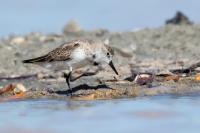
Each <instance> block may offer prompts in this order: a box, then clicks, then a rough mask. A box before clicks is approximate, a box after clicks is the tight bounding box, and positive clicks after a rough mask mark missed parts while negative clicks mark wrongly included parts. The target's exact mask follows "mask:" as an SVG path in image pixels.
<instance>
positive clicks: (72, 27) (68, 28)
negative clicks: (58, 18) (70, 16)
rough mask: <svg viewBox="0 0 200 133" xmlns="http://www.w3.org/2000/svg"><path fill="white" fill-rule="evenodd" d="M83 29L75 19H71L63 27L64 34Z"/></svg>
mask: <svg viewBox="0 0 200 133" xmlns="http://www.w3.org/2000/svg"><path fill="white" fill-rule="evenodd" d="M80 31H81V27H80V26H79V24H78V23H77V22H76V21H74V20H71V21H69V22H68V23H67V24H66V25H65V26H64V29H63V33H64V34H69V33H77V32H80Z"/></svg>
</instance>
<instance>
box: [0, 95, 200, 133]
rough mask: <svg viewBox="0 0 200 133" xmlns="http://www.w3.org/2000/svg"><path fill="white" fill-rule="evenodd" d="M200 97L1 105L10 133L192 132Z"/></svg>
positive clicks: (5, 127)
mask: <svg viewBox="0 0 200 133" xmlns="http://www.w3.org/2000/svg"><path fill="white" fill-rule="evenodd" d="M199 101H200V98H199V97H198V96H185V97H169V96H166V97H165V96H164V97H147V98H137V99H123V100H100V101H59V100H36V101H34V100H32V101H19V102H7V103H1V104H0V120H1V121H0V128H1V129H2V130H1V131H3V132H7V133H11V132H12V133H13V132H16V133H17V132H19V131H20V132H31V133H32V132H39V133H52V132H59V133H66V132H70V133H73V132H75V133H76V132H87V133H88V132H89V133H90V132H91V133H93V132H96V133H102V132H130V133H131V132H141V133H146V132H147V131H148V132H158V131H162V133H163V132H169V131H170V130H171V131H173V132H181V133H184V132H191V131H198V130H199V127H200V120H199V110H200V106H199V104H200V102H199Z"/></svg>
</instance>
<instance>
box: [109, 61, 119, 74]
mask: <svg viewBox="0 0 200 133" xmlns="http://www.w3.org/2000/svg"><path fill="white" fill-rule="evenodd" d="M109 65H110V67H111V68H112V70H113V71H114V72H115V73H116V74H117V75H118V72H117V70H116V69H115V66H114V65H113V62H112V61H110V63H109Z"/></svg>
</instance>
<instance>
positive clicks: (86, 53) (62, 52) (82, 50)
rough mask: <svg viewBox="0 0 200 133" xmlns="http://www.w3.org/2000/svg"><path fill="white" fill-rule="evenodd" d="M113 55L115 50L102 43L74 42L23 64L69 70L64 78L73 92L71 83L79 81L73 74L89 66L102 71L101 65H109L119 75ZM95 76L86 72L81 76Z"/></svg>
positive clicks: (89, 41) (90, 41)
mask: <svg viewBox="0 0 200 133" xmlns="http://www.w3.org/2000/svg"><path fill="white" fill-rule="evenodd" d="M113 55H114V51H113V49H112V48H111V47H110V46H108V45H106V44H104V43H103V42H101V41H92V40H74V41H71V42H67V43H64V44H62V45H61V46H59V47H58V48H56V49H54V50H52V51H51V52H49V53H47V54H45V55H43V56H40V57H37V58H33V59H28V60H24V61H23V63H34V64H38V65H41V66H43V67H46V68H50V69H53V70H68V73H64V77H65V78H66V82H67V85H68V88H69V89H70V90H71V92H72V89H71V87H70V82H72V81H75V80H76V79H78V77H76V78H74V77H73V76H72V72H73V71H74V70H76V69H78V68H82V67H85V66H87V65H88V66H97V68H99V70H100V68H101V67H100V66H101V65H103V64H109V66H110V67H111V68H112V70H113V71H114V72H115V73H116V74H117V75H118V72H117V70H116V69H115V66H114V65H113V62H112V57H113ZM98 66H99V67H98ZM97 72H98V71H96V72H95V73H93V74H96V73H97ZM93 74H91V73H89V72H88V73H87V72H84V73H83V74H82V75H81V76H89V75H93ZM81 76H79V77H81Z"/></svg>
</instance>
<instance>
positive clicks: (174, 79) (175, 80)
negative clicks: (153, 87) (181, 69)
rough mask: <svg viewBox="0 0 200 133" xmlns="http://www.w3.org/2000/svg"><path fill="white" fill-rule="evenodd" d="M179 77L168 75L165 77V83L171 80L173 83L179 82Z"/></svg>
mask: <svg viewBox="0 0 200 133" xmlns="http://www.w3.org/2000/svg"><path fill="white" fill-rule="evenodd" d="M179 79H180V76H179V75H170V76H166V77H165V81H170V80H173V81H174V82H177V81H179Z"/></svg>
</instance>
